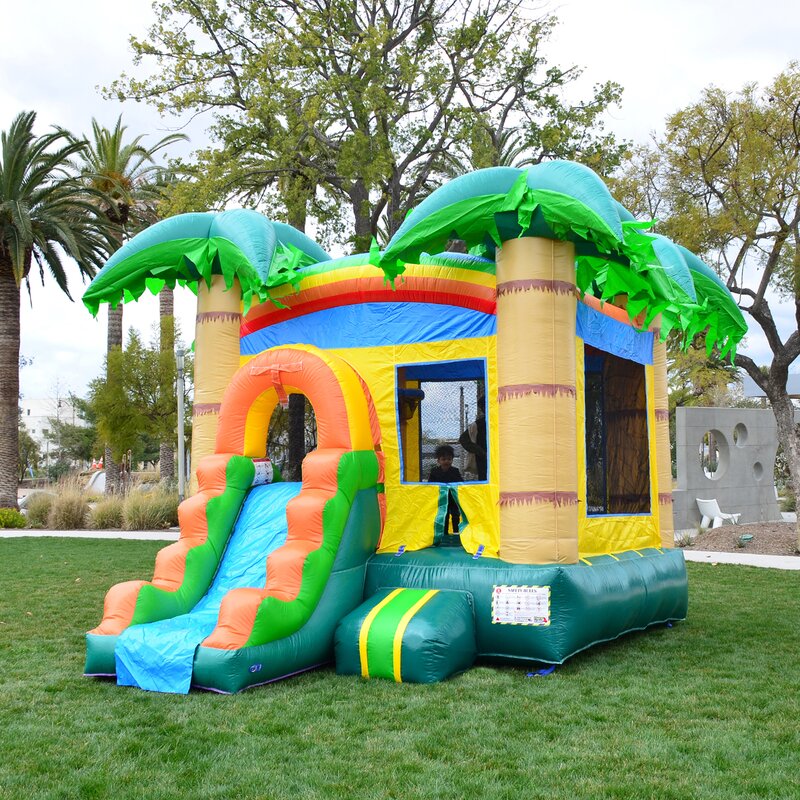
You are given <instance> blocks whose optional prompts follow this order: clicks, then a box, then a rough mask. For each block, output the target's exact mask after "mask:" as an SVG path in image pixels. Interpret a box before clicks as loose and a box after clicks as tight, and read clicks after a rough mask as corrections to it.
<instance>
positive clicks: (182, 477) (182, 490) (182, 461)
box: [175, 347, 186, 502]
mask: <svg viewBox="0 0 800 800" xmlns="http://www.w3.org/2000/svg"><path fill="white" fill-rule="evenodd" d="M175 362H176V364H177V367H178V382H177V395H178V398H177V399H178V501H179V502H183V498H184V496H185V494H186V456H185V455H184V447H185V445H184V437H183V348H181V347H179V348H178V349H177V350H176V351H175Z"/></svg>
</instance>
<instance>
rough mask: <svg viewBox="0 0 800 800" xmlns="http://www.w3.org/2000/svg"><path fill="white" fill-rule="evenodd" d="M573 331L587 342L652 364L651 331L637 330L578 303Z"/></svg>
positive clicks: (607, 351) (600, 348)
mask: <svg viewBox="0 0 800 800" xmlns="http://www.w3.org/2000/svg"><path fill="white" fill-rule="evenodd" d="M575 333H576V334H577V335H578V336H580V338H581V339H583V341H584V342H586V344H590V345H592V347H596V348H597V349H598V350H604V351H605V352H606V353H612V354H613V355H615V356H619V357H620V358H627V359H628V361H635V362H636V363H637V364H652V363H653V341H654V336H653V333H652V331H641V332H640V331H637V330H635V329H634V328H632V327H631V326H630V325H626V324H625V323H624V322H620V321H619V320H616V319H612V318H611V317H607V316H606V315H605V314H601V313H600V312H599V311H595V310H594V309H593V308H589V306H587V305H584V304H583V303H578V315H577V317H576V320H575Z"/></svg>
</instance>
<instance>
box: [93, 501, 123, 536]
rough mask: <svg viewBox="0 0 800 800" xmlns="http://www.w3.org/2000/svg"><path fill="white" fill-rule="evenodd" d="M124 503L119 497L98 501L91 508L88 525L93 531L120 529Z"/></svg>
mask: <svg viewBox="0 0 800 800" xmlns="http://www.w3.org/2000/svg"><path fill="white" fill-rule="evenodd" d="M124 508H125V501H124V500H123V499H122V498H121V497H106V498H103V499H102V500H98V501H97V503H95V505H94V507H93V508H92V511H91V515H90V518H89V525H90V527H91V528H92V529H93V530H96V531H106V530H117V529H119V528H121V527H122V520H123V517H124Z"/></svg>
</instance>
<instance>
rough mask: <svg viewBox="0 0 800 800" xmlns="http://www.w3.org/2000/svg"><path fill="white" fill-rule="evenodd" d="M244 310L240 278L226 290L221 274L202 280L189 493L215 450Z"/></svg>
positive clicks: (199, 291) (196, 341) (235, 357)
mask: <svg viewBox="0 0 800 800" xmlns="http://www.w3.org/2000/svg"><path fill="white" fill-rule="evenodd" d="M241 311H242V289H241V286H240V285H239V281H238V280H234V282H233V286H232V287H231V288H230V289H227V290H226V289H225V279H224V278H223V277H222V275H214V276H212V278H211V287H210V288H209V287H208V286H207V285H206V282H205V281H199V283H198V287H197V324H196V327H195V352H194V406H193V409H192V474H191V481H190V493H194V492H195V491H197V467H198V465H199V464H200V461H201V460H202V459H203V458H205V457H206V456H208V455H211V454H212V453H213V452H214V449H215V445H216V439H217V425H218V422H219V408H220V404H221V402H222V395H223V394H224V392H225V389H226V388H227V386H228V384H229V383H230V382H231V378H232V377H233V374H234V373H235V372H236V370H237V369H238V368H239V327H240V324H241V319H242V315H241Z"/></svg>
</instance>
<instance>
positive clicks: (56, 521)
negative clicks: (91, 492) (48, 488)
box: [47, 492, 89, 531]
mask: <svg viewBox="0 0 800 800" xmlns="http://www.w3.org/2000/svg"><path fill="white" fill-rule="evenodd" d="M88 517H89V503H88V502H87V500H86V498H85V497H84V496H83V495H82V494H80V493H78V492H64V493H63V494H60V495H58V497H55V498H53V504H52V506H50V513H49V514H48V515H47V527H48V528H50V529H52V530H54V531H71V530H80V529H82V528H85V527H86V520H87V519H88Z"/></svg>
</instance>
